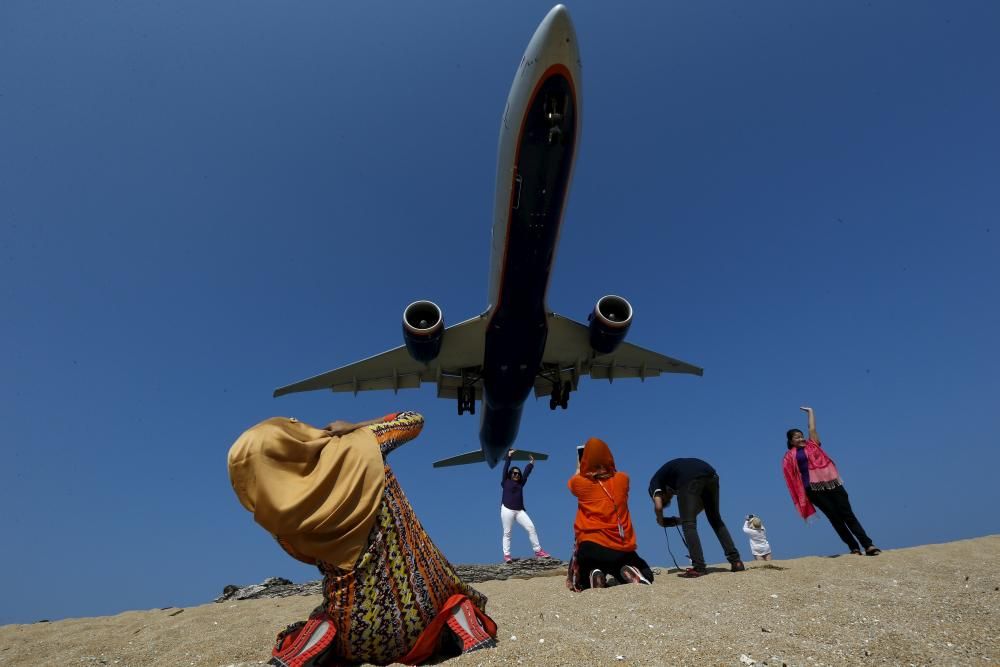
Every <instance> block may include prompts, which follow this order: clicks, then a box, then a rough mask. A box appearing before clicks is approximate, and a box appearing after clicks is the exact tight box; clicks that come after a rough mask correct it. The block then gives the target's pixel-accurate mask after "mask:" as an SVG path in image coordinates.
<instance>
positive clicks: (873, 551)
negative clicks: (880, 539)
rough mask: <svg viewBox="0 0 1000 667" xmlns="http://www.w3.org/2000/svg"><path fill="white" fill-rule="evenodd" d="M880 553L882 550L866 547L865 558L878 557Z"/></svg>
mask: <svg viewBox="0 0 1000 667" xmlns="http://www.w3.org/2000/svg"><path fill="white" fill-rule="evenodd" d="M880 553H882V550H881V549H879V548H878V547H868V548H867V549H865V555H866V556H878V555H879V554H880Z"/></svg>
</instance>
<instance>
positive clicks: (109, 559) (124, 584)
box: [0, 0, 1000, 623]
mask: <svg viewBox="0 0 1000 667" xmlns="http://www.w3.org/2000/svg"><path fill="white" fill-rule="evenodd" d="M549 7H550V5H549V4H548V3H539V2H524V3H514V4H509V3H507V4H498V3H485V2H479V3H465V2H450V3H443V2H442V3H416V4H414V3H350V4H348V3H320V2H306V3H296V4H292V5H289V4H286V3H261V2H213V3H204V2H156V3H151V2H127V3H117V2H116V3H112V2H103V3H77V2H52V3H42V4H39V3H34V2H26V1H25V2H22V1H18V0H15V1H8V2H3V3H0V312H2V326H0V418H2V419H3V424H4V428H3V437H2V438H0V454H2V464H0V508H2V513H0V522H2V534H3V537H2V538H0V573H2V574H0V580H2V581H0V589H2V590H3V595H2V596H0V623H14V622H32V621H36V620H39V619H42V618H49V619H57V618H63V617H68V616H70V617H71V616H91V615H100V614H113V613H117V612H119V611H122V610H127V609H149V608H158V607H165V606H168V605H174V606H183V605H194V604H200V603H204V602H207V601H209V600H211V599H212V598H213V597H215V596H216V595H218V594H219V593H220V592H221V590H222V588H223V586H225V585H226V584H230V583H237V584H249V583H255V582H259V581H261V580H262V579H264V578H265V577H268V576H275V575H277V576H284V577H289V578H291V579H294V580H309V579H314V578H317V573H316V572H315V570H314V569H312V568H308V567H306V566H303V565H299V564H296V563H295V562H294V561H292V560H291V559H290V558H289V557H287V556H286V555H285V554H284V553H283V552H282V551H281V550H280V549H279V548H278V547H277V546H276V545H275V544H274V543H273V542H272V540H271V539H270V538H269V537H268V536H267V535H266V534H265V533H264V531H263V530H262V529H260V528H259V527H258V526H256V525H255V524H254V523H253V521H252V518H251V516H250V514H249V513H247V512H246V511H245V510H243V508H242V507H241V506H240V505H239V503H238V502H237V500H236V497H235V495H234V494H233V492H232V489H231V488H230V485H229V480H228V478H227V474H226V465H225V463H226V452H227V450H228V448H229V445H230V444H231V443H232V441H233V440H234V439H235V437H236V436H237V435H238V434H239V433H240V432H241V431H242V430H243V429H244V428H246V427H248V426H250V425H252V424H254V423H256V422H257V421H259V420H261V419H263V418H266V417H269V416H272V415H289V416H295V417H298V418H299V419H302V420H305V421H309V422H313V423H316V424H325V423H326V422H327V421H330V420H332V419H335V418H344V419H349V420H358V419H364V418H369V417H373V416H376V415H380V414H384V413H386V412H389V411H394V410H397V409H413V410H417V411H420V412H422V413H423V414H424V415H425V416H426V419H427V426H426V428H425V430H424V434H423V435H422V436H421V437H420V438H419V439H418V440H416V441H414V442H412V443H410V444H409V445H407V446H406V447H404V448H403V449H401V450H399V451H398V452H396V453H395V454H394V455H393V457H392V458H391V459H390V461H391V463H392V465H393V468H394V470H395V471H396V474H397V476H398V477H399V479H400V481H401V483H402V485H403V488H404V489H405V490H406V492H407V494H408V496H409V498H410V500H411V502H412V503H413V505H414V506H415V508H416V510H417V512H418V514H419V516H420V517H421V519H422V521H423V522H424V524H425V526H426V528H427V529H428V531H429V533H430V534H431V536H432V537H433V538H434V539H435V541H436V542H437V544H438V545H439V546H440V547H441V548H442V549H443V551H444V552H445V554H446V555H447V556H448V557H449V558H451V559H452V560H453V561H456V562H486V561H497V560H498V559H499V557H500V522H499V512H498V505H499V486H498V481H499V471H498V470H489V469H488V468H486V467H485V466H481V467H472V468H465V469H453V470H446V471H441V470H433V469H432V468H431V465H430V464H431V461H433V460H435V459H438V458H443V457H445V456H448V455H451V454H455V453H458V452H462V451H467V450H470V449H474V448H475V447H477V432H478V416H477V417H469V416H468V415H466V416H464V417H462V418H459V417H458V416H457V415H456V410H455V405H454V404H453V402H452V401H439V400H437V399H435V397H434V390H433V389H432V388H431V387H425V388H423V389H421V390H411V391H406V392H401V393H400V394H399V395H398V396H393V395H392V394H390V393H385V394H381V393H369V394H365V395H360V396H358V397H356V398H355V397H352V396H350V395H345V394H336V395H334V394H330V393H313V394H300V395H294V396H288V397H284V398H282V399H272V398H271V391H272V390H273V389H274V388H275V387H277V386H279V385H283V384H286V383H289V382H291V381H295V380H299V379H302V378H304V377H307V376H310V375H313V374H315V373H318V372H321V371H325V370H328V369H330V368H333V367H336V366H340V365H342V364H345V363H349V362H352V361H355V360H357V359H360V358H362V357H366V356H369V355H371V354H374V353H377V352H380V351H382V350H384V349H388V348H390V347H394V346H396V345H398V344H400V342H401V340H400V314H401V311H402V309H403V307H404V306H405V305H406V304H407V303H409V302H411V301H413V300H416V299H420V298H428V299H432V300H434V301H436V302H437V303H439V304H440V305H441V306H442V307H443V309H444V313H445V318H446V321H448V322H450V323H456V322H459V321H461V320H463V319H465V318H466V317H469V316H471V315H473V314H476V313H479V312H481V310H482V309H483V308H484V306H485V299H486V288H487V285H486V282H487V270H488V266H487V264H488V257H489V235H490V225H491V209H492V201H493V183H494V174H495V169H496V141H497V132H498V129H499V124H500V116H501V113H502V111H503V105H504V100H505V99H506V95H507V92H508V89H509V87H510V83H511V80H512V78H513V75H514V72H515V69H516V67H517V64H518V61H519V59H520V57H521V53H522V52H523V50H524V47H525V46H526V45H527V42H528V39H529V38H530V37H531V34H532V32H533V31H534V29H535V27H536V25H537V24H538V22H539V21H540V20H541V19H542V17H543V16H544V15H545V13H546V11H547V10H548V9H549ZM570 12H571V14H572V17H573V20H574V22H575V24H576V28H577V33H578V37H579V41H580V48H581V52H582V57H583V95H584V102H583V109H584V110H583V136H582V144H581V148H580V151H579V155H578V160H577V165H576V171H575V180H574V183H573V185H572V188H571V191H570V197H569V205H568V210H567V212H566V216H565V220H564V225H563V231H562V237H561V246H560V248H559V251H558V254H557V259H556V265H555V271H554V275H553V280H552V285H551V290H550V293H549V305H550V306H551V308H552V309H554V310H555V311H557V312H559V313H561V314H564V315H567V316H571V317H575V318H578V319H584V318H585V317H586V314H587V312H588V311H589V309H590V308H591V307H592V305H593V303H594V302H595V301H596V300H597V298H598V297H600V296H601V295H603V294H608V293H616V294H622V295H624V296H626V297H627V298H629V299H630V300H631V301H632V304H633V306H634V307H635V310H636V315H635V322H634V325H633V327H632V331H631V333H630V337H629V340H630V341H632V342H634V343H637V344H639V345H643V346H647V347H650V348H653V349H656V350H658V351H661V352H663V353H665V354H669V355H671V356H675V357H677V358H680V359H683V360H685V361H689V362H691V363H695V364H698V365H700V366H703V367H704V368H705V376H704V377H703V378H696V377H688V376H676V377H664V378H658V379H654V380H649V381H647V382H646V383H645V384H640V383H639V382H626V381H620V382H616V383H615V384H614V385H609V384H608V383H606V382H603V383H602V382H597V381H587V382H585V383H582V384H581V388H580V391H579V392H578V393H576V394H574V395H573V398H572V401H571V403H570V409H569V410H568V411H567V412H562V411H559V412H556V413H552V412H549V410H548V405H547V402H546V401H538V402H537V403H536V402H534V401H533V400H529V404H528V405H527V406H526V410H525V419H524V422H523V425H522V429H521V436H520V440H519V444H520V445H521V446H523V447H527V448H532V449H538V450H544V451H549V452H550V453H551V454H552V458H551V459H550V460H549V461H548V462H545V463H541V464H539V465H538V467H537V470H536V472H535V474H534V475H533V476H532V478H531V480H530V482H529V485H528V487H527V489H526V498H527V506H528V509H529V510H530V513H531V515H532V517H533V519H534V521H535V523H536V525H537V526H538V529H539V532H540V535H541V538H542V544H543V546H544V547H545V548H546V549H547V550H549V551H551V552H552V553H553V554H555V555H557V556H561V557H567V556H568V553H569V549H570V547H571V542H572V527H571V524H572V521H573V514H574V511H575V502H574V500H573V499H572V497H571V496H570V494H569V492H568V491H567V489H566V480H567V478H568V477H569V476H570V474H571V473H572V470H573V466H574V447H575V445H577V444H579V443H580V442H582V441H583V440H584V439H585V438H586V437H589V436H591V435H594V436H599V437H601V438H603V439H605V440H606V441H607V442H608V443H610V445H611V447H612V450H613V451H614V453H615V455H616V457H617V460H618V463H619V467H620V468H621V469H622V470H624V471H626V472H628V473H629V474H631V475H632V477H633V480H634V482H633V486H634V493H633V496H632V512H633V516H634V518H635V521H636V524H637V530H638V540H639V551H640V553H641V554H642V555H643V556H645V557H646V558H647V559H648V560H650V561H652V562H654V563H657V564H663V563H667V562H668V556H667V552H666V548H665V546H666V545H665V542H664V537H663V532H662V530H661V529H659V528H658V527H657V526H656V525H655V524H654V523H653V521H652V513H651V511H650V509H649V507H650V506H649V502H648V500H647V499H646V497H645V495H644V492H643V491H642V489H644V487H645V485H646V483H647V481H648V479H649V476H650V475H651V474H652V472H653V471H654V470H655V469H656V468H657V467H658V466H659V465H660V464H662V463H663V462H664V461H666V460H668V459H670V458H674V457H677V456H698V457H701V458H704V459H706V460H708V461H709V462H710V463H712V464H713V465H714V466H715V467H716V468H717V469H718V471H719V473H720V475H721V478H722V503H723V510H724V515H725V518H726V519H727V521H728V523H729V526H730V529H731V530H733V531H734V533H735V534H736V536H737V542H738V545H739V546H740V547H741V549H742V550H743V551H744V554H746V555H748V550H747V547H746V541H745V540H744V538H743V536H742V534H741V533H740V532H739V525H740V524H739V522H740V518H741V517H742V516H743V515H744V514H745V513H747V512H754V513H757V514H760V515H762V516H763V518H764V520H765V523H766V525H767V527H768V531H769V535H770V538H771V542H772V544H773V547H774V550H775V554H776V555H777V556H778V557H792V556H802V555H807V554H832V553H838V552H841V551H842V550H843V547H842V545H841V544H840V542H839V540H838V539H837V537H836V535H835V533H834V532H833V530H832V529H831V528H830V526H829V525H828V524H827V523H826V522H825V521H824V522H821V523H818V524H816V525H814V526H810V527H806V526H805V525H803V523H802V521H801V520H800V519H799V518H798V516H797V515H796V513H795V511H794V509H793V506H792V503H791V501H790V500H789V497H788V493H787V491H786V489H785V485H784V482H783V480H782V477H781V472H780V459H781V456H782V455H783V453H784V452H785V445H784V439H783V438H784V431H785V430H786V429H788V428H790V427H793V426H800V427H802V426H804V421H803V418H802V415H801V413H800V412H799V410H798V407H799V405H802V404H810V405H812V406H814V407H815V408H816V410H817V414H818V417H819V427H820V432H821V433H822V435H823V439H824V441H825V444H826V446H827V448H828V450H829V451H830V453H831V454H832V455H833V456H834V458H835V459H836V461H837V462H838V464H839V466H840V469H841V471H842V473H843V475H844V477H845V479H846V482H847V488H848V490H849V491H850V493H851V497H852V499H853V501H854V506H855V509H856V510H857V512H858V514H859V517H860V518H861V520H862V522H863V523H864V525H865V527H866V528H867V529H868V532H869V533H870V534H871V535H872V536H873V537H874V538H875V540H876V542H877V543H878V544H879V545H880V546H882V547H883V548H893V547H903V546H909V545H914V544H921V543H927V542H939V541H945V540H954V539H959V538H966V537H974V536H980V535H984V534H989V533H996V532H1000V519H998V518H997V512H996V508H995V507H994V503H995V501H996V500H997V497H998V496H997V492H996V488H995V487H996V480H994V479H992V472H993V471H995V470H997V469H998V467H1000V455H998V453H997V445H998V442H997V433H998V431H1000V416H998V415H1000V410H998V400H997V399H998V396H1000V391H998V390H1000V380H998V378H1000V352H998V343H997V341H998V340H1000V309H998V307H997V303H998V292H1000V290H998V288H1000V240H998V239H1000V224H998V222H1000V221H998V212H1000V187H998V185H1000V158H998V156H1000V123H998V119H1000V92H998V86H997V82H998V81H1000V40H997V38H996V29H997V26H1000V5H998V4H997V3H995V2H989V1H982V2H974V1H969V2H962V3H957V4H956V3H941V2H918V1H905V2H904V1H902V0H900V1H897V2H880V1H873V2H839V3H828V4H817V3H798V2H752V3H751V2H743V1H732V2H708V3H706V2H698V3H692V2H650V3H642V4H637V3H627V4H626V3H620V4H615V5H611V4H608V3H596V2H593V3H580V4H578V5H570ZM701 532H702V539H703V542H704V543H705V545H706V549H707V554H706V555H707V556H708V558H709V560H710V561H720V560H722V554H721V550H720V549H719V546H718V544H717V542H716V541H715V539H714V537H713V536H712V534H711V531H710V529H709V528H708V526H707V525H706V524H705V523H704V520H702V529H701ZM678 544H679V543H678V540H677V539H676V534H675V539H674V540H673V545H674V547H675V549H674V550H675V553H676V552H677V551H678V549H677V547H678ZM515 551H516V552H517V553H520V554H522V555H527V554H528V553H529V552H530V551H529V547H528V544H527V540H526V538H525V536H524V533H523V532H516V533H515ZM670 585H672V584H670V583H669V582H668V583H667V586H670Z"/></svg>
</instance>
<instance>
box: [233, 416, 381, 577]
mask: <svg viewBox="0 0 1000 667" xmlns="http://www.w3.org/2000/svg"><path fill="white" fill-rule="evenodd" d="M229 479H230V481H231V482H232V484H233V490H234V491H236V496H237V497H238V498H239V499H240V503H242V505H243V507H245V508H247V509H248V510H249V511H250V512H252V513H253V518H254V520H255V521H256V522H257V523H259V524H260V525H261V526H263V527H264V529H265V530H267V531H268V532H269V533H271V534H272V535H274V536H275V537H277V538H278V539H279V540H280V541H281V542H282V543H283V545H284V546H285V547H286V548H287V549H288V550H289V552H290V553H292V555H294V556H296V557H297V558H300V559H302V557H303V556H304V557H305V558H306V559H313V560H322V561H325V562H327V563H330V564H331V565H335V566H337V567H339V568H342V569H345V570H352V569H354V565H355V563H356V562H357V560H358V557H359V556H360V555H361V552H362V551H363V550H364V548H365V544H366V542H367V539H368V534H369V532H370V531H371V527H372V524H373V523H374V522H375V515H376V513H377V512H378V508H379V503H380V502H381V501H382V492H383V490H384V488H385V471H384V463H383V461H382V454H381V452H380V451H379V445H378V441H377V440H376V439H375V434H374V433H372V432H371V430H370V429H369V428H367V427H362V428H359V429H358V430H356V431H353V432H351V433H348V434H347V435H344V436H341V437H335V436H331V435H330V434H329V433H328V432H327V431H323V430H321V429H318V428H316V427H314V426H310V425H309V424H304V423H302V422H299V421H295V420H292V419H288V418H286V417H272V418H271V419H267V420H265V421H262V422H261V423H259V424H257V425H256V426H254V427H252V428H250V429H248V430H247V431H245V432H244V433H243V435H241V436H240V437H239V438H238V439H237V440H236V442H235V443H233V446H232V447H231V448H230V449H229Z"/></svg>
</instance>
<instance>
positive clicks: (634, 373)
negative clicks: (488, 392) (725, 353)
mask: <svg viewBox="0 0 1000 667" xmlns="http://www.w3.org/2000/svg"><path fill="white" fill-rule="evenodd" d="M548 326H549V336H548V339H547V340H546V342H545V352H544V354H543V357H542V362H543V369H542V372H541V373H540V374H539V376H538V379H537V380H536V381H535V395H536V396H548V395H550V394H551V393H552V386H553V382H554V381H555V380H556V377H557V376H558V380H559V381H560V382H567V381H568V382H571V383H572V384H573V388H574V389H575V388H576V386H577V383H578V382H579V379H580V376H582V375H589V376H590V377H592V378H594V379H599V380H611V381H613V380H615V379H617V378H639V379H641V380H645V379H646V378H648V377H656V376H658V375H660V374H661V373H686V374H689V375H702V374H703V372H704V371H703V370H702V369H701V368H699V367H698V366H694V365H692V364H689V363H687V362H684V361H680V360H679V359H674V358H673V357H668V356H666V355H664V354H660V353H659V352H654V351H652V350H647V349H646V348H643V347H639V346H638V345H633V344H632V343H622V344H621V345H619V346H618V348H617V349H616V350H615V351H614V352H613V353H611V354H605V355H599V356H595V354H594V350H593V349H592V348H591V347H590V329H589V328H588V327H587V325H585V324H581V323H580V322H575V321H573V320H571V319H569V318H566V317H563V316H561V315H557V314H555V313H549V314H548Z"/></svg>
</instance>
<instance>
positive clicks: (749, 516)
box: [747, 514, 757, 521]
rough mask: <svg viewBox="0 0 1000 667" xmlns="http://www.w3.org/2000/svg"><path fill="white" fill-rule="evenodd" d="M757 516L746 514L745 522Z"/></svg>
mask: <svg viewBox="0 0 1000 667" xmlns="http://www.w3.org/2000/svg"><path fill="white" fill-rule="evenodd" d="M755 516H757V515H756V514H747V521H749V520H750V519H752V518H754V517H755Z"/></svg>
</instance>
